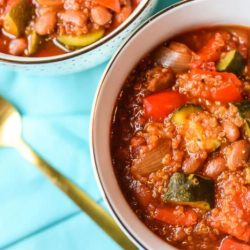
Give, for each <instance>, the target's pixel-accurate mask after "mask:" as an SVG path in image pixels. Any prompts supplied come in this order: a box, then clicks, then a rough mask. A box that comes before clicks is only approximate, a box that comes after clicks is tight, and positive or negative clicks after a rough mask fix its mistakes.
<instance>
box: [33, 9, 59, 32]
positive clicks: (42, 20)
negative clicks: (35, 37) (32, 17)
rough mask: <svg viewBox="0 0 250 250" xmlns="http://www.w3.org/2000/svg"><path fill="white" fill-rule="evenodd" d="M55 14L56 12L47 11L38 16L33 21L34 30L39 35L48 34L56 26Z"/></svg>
mask: <svg viewBox="0 0 250 250" xmlns="http://www.w3.org/2000/svg"><path fill="white" fill-rule="evenodd" d="M56 22H57V16H56V12H47V13H45V14H44V15H42V16H40V17H38V19H37V20H36V23H35V30H36V32H37V33H38V34H39V35H42V36H43V35H49V34H51V33H53V32H54V30H55V28H56Z"/></svg>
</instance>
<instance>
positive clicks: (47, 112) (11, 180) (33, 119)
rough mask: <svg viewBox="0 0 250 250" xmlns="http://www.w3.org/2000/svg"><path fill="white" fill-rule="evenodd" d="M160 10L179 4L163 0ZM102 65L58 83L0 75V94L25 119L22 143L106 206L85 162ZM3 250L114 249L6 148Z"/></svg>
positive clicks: (0, 201)
mask: <svg viewBox="0 0 250 250" xmlns="http://www.w3.org/2000/svg"><path fill="white" fill-rule="evenodd" d="M160 1H161V2H160V3H159V6H158V10H160V9H162V8H163V7H165V6H167V5H169V4H171V3H173V2H176V1H167V0H160ZM105 66H106V64H105V65H101V66H98V67H96V68H94V69H91V70H88V71H85V72H81V73H77V74H72V75H67V76H61V77H47V78H46V77H30V76H25V75H22V74H17V73H13V72H3V71H1V69H0V94H1V95H3V96H4V97H5V98H7V99H8V100H9V101H11V102H12V103H13V104H14V105H16V107H17V108H18V109H19V110H20V112H21V113H22V115H23V133H24V137H25V139H26V140H27V142H28V143H29V144H30V145H32V146H33V148H34V149H35V150H36V151H37V152H39V153H40V154H41V156H43V157H44V158H45V159H46V160H47V161H48V162H50V163H51V164H52V165H53V166H54V167H55V168H57V169H58V170H59V171H61V172H62V173H63V174H65V175H67V176H68V177H70V178H71V179H72V180H74V181H75V182H76V183H77V184H79V185H80V186H81V187H82V188H83V189H84V190H85V191H86V192H88V193H89V195H91V196H92V197H93V198H94V199H95V200H96V201H97V202H98V203H99V204H101V205H103V206H105V205H104V202H103V200H102V198H101V194H100V192H99V190H98V188H97V185H96V183H95V179H94V176H93V173H92V169H91V162H90V156H89V146H88V143H89V134H88V131H89V120H90V110H91V105H92V101H93V96H94V93H95V90H96V87H97V84H98V81H99V79H100V77H101V75H102V72H103V71H104V69H105ZM0 249H11V250H29V249H35V250H40V249H41V250H61V249H62V250H64V249H65V250H66V249H67V250H68V249H71V250H78V249H79V250H80V249H81V250H83V249H91V250H92V249H97V250H99V249H108V250H112V249H119V246H118V245H117V244H116V243H115V242H113V241H112V240H111V239H110V238H109V237H108V236H107V235H106V234H105V233H103V232H102V231H101V229H99V228H98V226H96V225H95V224H94V223H93V222H92V221H91V220H90V219H89V218H88V217H87V216H86V215H85V214H84V213H82V212H81V211H80V210H79V208H78V207H77V206H75V205H74V204H73V203H72V202H71V201H70V200H69V199H68V198H67V197H66V196H65V195H64V194H63V193H62V192H61V191H59V190H58V189H57V188H56V187H54V186H53V185H52V184H51V183H50V182H49V181H48V180H47V179H46V178H45V177H44V176H43V175H42V174H41V173H40V172H39V171H38V170H37V169H36V167H34V166H32V165H31V164H29V163H27V162H26V161H25V160H23V159H22V157H21V156H20V155H19V154H18V152H16V151H15V150H14V149H11V148H4V149H1V150H0Z"/></svg>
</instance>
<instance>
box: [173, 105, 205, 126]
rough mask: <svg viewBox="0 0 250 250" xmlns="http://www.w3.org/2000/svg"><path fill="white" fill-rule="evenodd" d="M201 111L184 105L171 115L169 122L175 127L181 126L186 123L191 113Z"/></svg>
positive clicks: (195, 106)
mask: <svg viewBox="0 0 250 250" xmlns="http://www.w3.org/2000/svg"><path fill="white" fill-rule="evenodd" d="M201 111H202V108H201V107H200V106H197V105H193V104H186V105H184V106H182V107H181V108H179V109H178V110H177V111H175V112H174V113H173V115H172V117H171V121H172V122H174V123H175V125H177V126H182V125H184V124H186V123H187V122H188V118H189V116H190V115H191V114H192V113H194V112H201Z"/></svg>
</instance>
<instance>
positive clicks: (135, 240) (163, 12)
mask: <svg viewBox="0 0 250 250" xmlns="http://www.w3.org/2000/svg"><path fill="white" fill-rule="evenodd" d="M193 1H197V0H184V1H180V2H177V3H175V4H172V5H170V6H169V7H167V8H164V9H163V10H161V11H159V12H158V13H156V14H155V15H153V16H152V17H150V18H149V19H148V20H147V21H146V22H144V23H143V24H142V25H140V26H139V27H138V28H137V29H136V30H135V31H134V32H132V34H131V35H130V36H129V37H128V39H127V40H126V41H125V42H124V43H123V44H122V45H121V46H120V48H119V49H118V50H117V52H116V53H115V55H114V56H113V58H112V59H111V61H110V63H109V64H108V66H107V68H106V70H105V72H104V74H103V76H102V79H101V80H100V84H99V86H98V89H97V94H96V97H95V102H94V106H93V110H92V118H91V132H90V136H91V138H90V139H91V144H92V161H93V163H94V164H93V167H94V170H95V174H96V177H97V180H98V184H99V185H100V187H101V191H102V194H103V197H104V199H105V201H106V202H107V204H108V206H109V209H110V210H111V212H112V214H113V215H114V217H115V219H116V221H117V222H118V223H119V224H120V225H121V227H122V229H124V232H125V233H126V234H127V235H128V236H129V237H130V239H131V240H133V241H134V242H135V243H136V244H137V245H138V246H139V247H141V248H142V249H147V248H146V247H145V246H144V245H143V243H142V242H141V241H139V240H138V239H137V238H136V237H135V236H134V235H133V234H132V233H131V232H130V230H129V229H128V228H127V227H126V225H125V224H124V223H123V222H122V220H121V219H120V218H119V215H118V214H117V213H116V211H115V209H114V207H113V205H112V202H111V201H110V199H109V197H108V195H107V193H106V190H105V188H104V184H103V183H102V178H101V177H100V173H99V169H98V164H97V160H96V155H95V152H96V150H95V144H94V132H93V130H92V129H93V124H94V123H95V113H96V104H97V100H98V99H99V95H100V93H101V92H102V88H103V87H104V85H103V83H104V82H105V78H106V76H107V74H108V72H109V70H110V69H111V68H112V66H113V63H115V61H116V59H117V57H119V54H120V52H121V51H122V50H123V48H124V47H125V46H126V45H127V44H128V43H129V42H130V40H131V39H132V38H133V37H134V36H135V35H136V34H137V33H138V32H139V31H140V30H141V29H142V28H144V27H145V26H146V25H147V24H148V23H149V22H151V21H153V20H154V19H156V18H157V17H159V16H161V15H162V14H165V13H166V12H168V11H169V10H172V9H174V8H176V7H178V6H180V5H184V4H185V3H189V2H193Z"/></svg>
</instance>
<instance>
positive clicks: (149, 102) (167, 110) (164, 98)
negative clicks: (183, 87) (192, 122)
mask: <svg viewBox="0 0 250 250" xmlns="http://www.w3.org/2000/svg"><path fill="white" fill-rule="evenodd" d="M185 102H186V98H185V96H184V95H182V94H180V93H179V92H176V91H172V90H167V91H163V92H159V93H156V94H153V95H150V96H147V97H146V98H144V102H143V104H144V111H145V115H146V116H147V117H150V118H152V119H153V120H155V121H162V120H163V119H164V118H165V117H166V116H167V115H169V114H171V113H172V112H173V111H174V110H176V109H177V108H179V107H181V106H183V105H184V104H185Z"/></svg>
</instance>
